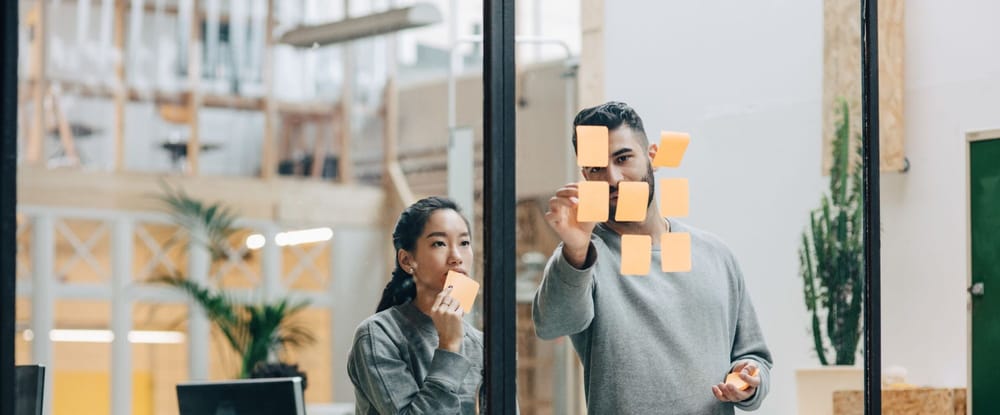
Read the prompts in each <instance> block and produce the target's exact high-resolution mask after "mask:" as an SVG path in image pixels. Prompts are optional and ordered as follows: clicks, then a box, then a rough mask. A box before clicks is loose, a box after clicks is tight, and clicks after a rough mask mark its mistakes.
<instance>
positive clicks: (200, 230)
mask: <svg viewBox="0 0 1000 415" xmlns="http://www.w3.org/2000/svg"><path fill="white" fill-rule="evenodd" d="M163 187H164V193H165V194H164V195H162V196H159V199H160V200H161V201H162V202H163V203H164V204H165V205H166V208H167V210H168V212H169V214H170V216H171V218H172V219H173V221H174V222H175V223H176V224H177V225H178V226H179V227H181V228H182V229H185V230H187V233H188V235H189V238H188V239H189V241H190V243H198V244H202V245H203V246H205V247H206V249H208V250H209V252H211V258H212V262H217V261H220V260H227V259H229V256H230V252H231V249H230V247H229V238H230V237H231V236H232V235H233V234H234V233H235V232H236V230H237V228H236V227H235V226H234V224H235V223H236V221H237V219H238V217H237V215H236V213H235V212H234V211H233V210H232V209H231V208H229V207H227V206H225V205H223V204H221V203H213V204H207V203H204V202H202V201H200V200H196V199H194V198H192V197H190V196H188V195H187V193H185V192H184V191H183V190H181V189H172V188H170V187H169V186H167V185H166V184H164V186H163ZM150 282H153V283H161V284H167V285H170V286H173V287H176V288H179V289H181V290H183V291H184V292H185V293H187V294H188V296H189V297H191V298H192V299H193V300H194V301H195V302H196V303H198V305H199V306H200V307H201V308H202V309H204V310H205V314H206V315H207V316H208V319H209V320H210V321H212V323H214V324H215V326H216V327H218V329H219V332H221V333H222V335H223V336H224V337H225V339H226V343H227V344H229V346H230V347H231V348H232V349H233V351H234V352H236V354H237V355H239V356H240V360H241V362H240V372H239V377H240V378H248V377H250V375H251V373H252V372H253V370H254V369H255V368H256V367H258V365H260V364H261V363H265V362H267V363H275V362H276V361H277V360H278V355H279V354H280V353H281V352H282V351H283V350H285V349H287V348H288V347H289V346H296V347H297V346H304V345H306V344H309V343H312V342H314V341H315V338H314V337H313V336H312V334H311V333H310V331H309V330H308V329H307V328H306V327H305V326H302V325H299V324H295V323H293V322H291V321H290V319H291V317H293V316H294V315H295V314H297V313H299V312H301V311H302V310H304V309H305V308H306V307H307V306H308V305H309V302H308V301H305V300H301V301H292V300H290V299H288V298H285V299H280V300H277V301H275V302H273V303H258V304H241V303H239V302H237V301H235V300H234V299H233V298H232V297H230V296H229V295H227V294H225V293H219V292H215V291H213V290H212V289H210V288H209V287H207V286H203V285H201V284H199V283H198V282H195V281H192V280H189V279H187V278H185V277H184V276H183V275H182V274H180V273H174V275H165V276H160V277H157V278H154V279H152V280H151V281H150Z"/></svg>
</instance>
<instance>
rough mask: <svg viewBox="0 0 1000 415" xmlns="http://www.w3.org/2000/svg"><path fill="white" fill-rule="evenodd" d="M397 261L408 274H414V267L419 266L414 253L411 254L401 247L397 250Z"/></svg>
mask: <svg viewBox="0 0 1000 415" xmlns="http://www.w3.org/2000/svg"><path fill="white" fill-rule="evenodd" d="M396 261H397V262H399V266H400V267H401V268H403V272H406V273H407V274H411V275H412V274H413V271H414V269H416V267H417V264H416V261H414V258H413V255H411V254H410V253H409V252H407V251H406V250H405V249H400V250H398V251H396Z"/></svg>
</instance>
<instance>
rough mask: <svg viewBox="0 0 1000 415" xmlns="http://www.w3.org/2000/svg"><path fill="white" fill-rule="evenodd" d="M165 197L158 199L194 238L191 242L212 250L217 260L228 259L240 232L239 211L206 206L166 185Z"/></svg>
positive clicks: (164, 189) (215, 205) (181, 191)
mask: <svg viewBox="0 0 1000 415" xmlns="http://www.w3.org/2000/svg"><path fill="white" fill-rule="evenodd" d="M162 187H163V192H164V194H163V195H161V196H158V197H157V199H159V200H160V201H162V202H163V203H164V204H165V205H166V207H167V208H168V212H169V214H170V217H171V218H172V219H173V220H174V222H175V223H177V225H179V226H181V227H182V228H184V229H185V230H187V231H188V233H189V234H190V235H191V240H192V241H194V242H197V243H200V244H202V245H204V246H205V247H207V248H208V250H209V252H211V254H212V259H213V260H219V259H223V258H226V253H227V252H228V250H229V237H230V236H231V235H232V234H233V233H234V232H236V227H235V225H234V224H235V222H236V219H237V215H236V212H235V211H233V210H232V209H230V208H229V207H227V206H225V205H223V204H221V203H213V204H206V203H204V202H202V201H200V200H197V199H194V198H192V197H190V196H188V194H187V193H185V192H184V190H182V189H180V188H178V189H173V188H171V187H170V186H169V185H167V184H166V183H162Z"/></svg>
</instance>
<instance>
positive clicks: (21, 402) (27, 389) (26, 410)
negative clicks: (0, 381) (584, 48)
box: [14, 365, 45, 415]
mask: <svg viewBox="0 0 1000 415" xmlns="http://www.w3.org/2000/svg"><path fill="white" fill-rule="evenodd" d="M43 402H45V366H42V365H25V366H15V367H14V414H15V415H42V403H43Z"/></svg>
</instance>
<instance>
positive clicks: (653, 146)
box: [648, 143, 660, 165]
mask: <svg viewBox="0 0 1000 415" xmlns="http://www.w3.org/2000/svg"><path fill="white" fill-rule="evenodd" d="M657 151H660V147H659V146H657V145H656V143H653V144H650V145H649V149H648V153H649V163H650V164H651V165H652V164H653V160H654V159H656V152H657Z"/></svg>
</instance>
